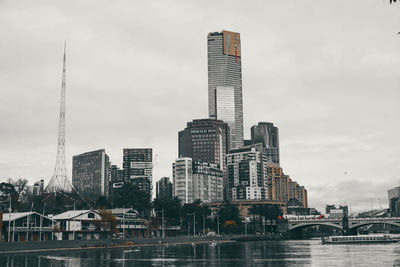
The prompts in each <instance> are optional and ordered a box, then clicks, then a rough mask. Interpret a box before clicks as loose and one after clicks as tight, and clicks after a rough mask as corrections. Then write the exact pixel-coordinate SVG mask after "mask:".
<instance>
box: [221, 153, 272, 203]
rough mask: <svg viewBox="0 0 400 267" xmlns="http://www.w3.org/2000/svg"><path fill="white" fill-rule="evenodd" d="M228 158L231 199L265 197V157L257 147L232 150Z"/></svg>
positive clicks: (228, 187)
mask: <svg viewBox="0 0 400 267" xmlns="http://www.w3.org/2000/svg"><path fill="white" fill-rule="evenodd" d="M226 158H227V162H226V165H227V182H228V184H227V197H228V199H229V200H261V199H265V195H266V194H267V187H266V185H265V179H264V175H263V164H264V161H263V157H262V153H261V152H260V151H257V150H256V148H255V147H251V146H249V147H243V148H240V149H233V150H230V152H229V154H228V155H227V156H226Z"/></svg>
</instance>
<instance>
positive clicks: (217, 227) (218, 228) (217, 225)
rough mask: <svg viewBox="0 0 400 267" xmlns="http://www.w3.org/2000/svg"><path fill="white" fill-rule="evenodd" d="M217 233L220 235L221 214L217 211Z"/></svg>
mask: <svg viewBox="0 0 400 267" xmlns="http://www.w3.org/2000/svg"><path fill="white" fill-rule="evenodd" d="M217 235H218V236H219V214H218V213H217Z"/></svg>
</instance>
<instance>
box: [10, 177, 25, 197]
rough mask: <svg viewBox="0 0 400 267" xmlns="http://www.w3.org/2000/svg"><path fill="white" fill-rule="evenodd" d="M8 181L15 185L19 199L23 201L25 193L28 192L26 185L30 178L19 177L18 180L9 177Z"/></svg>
mask: <svg viewBox="0 0 400 267" xmlns="http://www.w3.org/2000/svg"><path fill="white" fill-rule="evenodd" d="M8 183H10V184H12V185H13V186H14V188H15V191H16V193H17V196H18V200H20V201H22V199H23V197H24V195H25V194H26V190H27V187H26V185H27V184H28V180H27V179H22V178H19V179H18V180H13V179H11V178H9V179H8Z"/></svg>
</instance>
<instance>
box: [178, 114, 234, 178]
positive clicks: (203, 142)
mask: <svg viewBox="0 0 400 267" xmlns="http://www.w3.org/2000/svg"><path fill="white" fill-rule="evenodd" d="M228 150H229V127H228V124H227V123H225V122H223V121H220V120H213V119H201V120H193V121H192V122H188V123H187V127H186V128H185V129H184V130H182V131H180V132H179V151H178V154H179V158H184V157H187V158H191V159H192V160H194V161H202V162H208V163H213V164H217V165H219V167H220V168H221V169H222V170H225V165H226V164H225V162H226V159H225V156H226V154H227V153H228Z"/></svg>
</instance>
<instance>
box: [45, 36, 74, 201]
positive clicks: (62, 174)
mask: <svg viewBox="0 0 400 267" xmlns="http://www.w3.org/2000/svg"><path fill="white" fill-rule="evenodd" d="M66 48H67V42H65V43H64V60H63V71H62V83H61V103H60V120H59V126H58V146H57V158H56V166H55V167H54V173H53V176H52V178H51V180H50V182H49V184H48V185H47V187H46V190H45V191H46V192H47V193H50V192H56V191H64V192H71V191H72V189H73V188H72V185H71V182H70V181H69V178H68V174H67V168H66V164H65V78H66V57H67V53H66Z"/></svg>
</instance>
